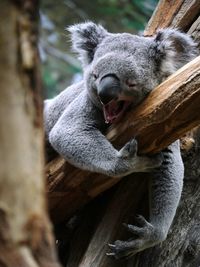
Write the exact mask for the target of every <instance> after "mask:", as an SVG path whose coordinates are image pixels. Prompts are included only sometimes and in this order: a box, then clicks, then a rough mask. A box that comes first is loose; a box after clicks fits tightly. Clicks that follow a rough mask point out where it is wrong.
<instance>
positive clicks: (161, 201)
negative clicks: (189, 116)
mask: <svg viewBox="0 0 200 267" xmlns="http://www.w3.org/2000/svg"><path fill="white" fill-rule="evenodd" d="M162 153H163V155H164V160H163V163H162V165H161V167H159V168H157V169H156V170H155V172H154V173H152V180H151V181H150V204H151V205H150V217H149V221H146V220H145V218H144V217H143V216H138V217H137V218H136V220H137V221H138V225H139V226H135V225H126V227H127V229H128V230H129V231H130V232H131V233H132V234H133V235H134V236H137V238H134V239H132V240H131V241H120V240H117V241H115V243H114V244H113V245H110V247H111V253H108V255H112V256H115V257H116V258H123V257H127V256H131V255H134V254H136V253H138V252H139V251H142V250H144V249H146V248H149V247H152V246H155V245H156V244H158V243H159V242H162V241H164V240H165V239H166V236H167V234H168V231H169V228H170V226H171V224H172V221H173V219H174V216H175V213H176V209H177V206H178V203H179V200H180V197H181V192H182V186H183V177H184V166H183V162H182V158H181V154H180V145H179V141H176V142H174V143H173V144H171V145H170V146H169V147H168V148H167V149H165V150H164V151H163V152H162Z"/></svg>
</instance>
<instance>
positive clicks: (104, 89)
mask: <svg viewBox="0 0 200 267" xmlns="http://www.w3.org/2000/svg"><path fill="white" fill-rule="evenodd" d="M120 91H121V88H120V81H119V79H118V78H117V77H116V76H115V75H114V74H110V75H106V76H104V77H103V78H102V79H101V80H100V83H99V86H98V95H99V98H100V100H101V102H102V103H103V104H107V103H109V102H110V101H111V100H112V99H114V98H115V97H117V96H118V95H119V93H120Z"/></svg>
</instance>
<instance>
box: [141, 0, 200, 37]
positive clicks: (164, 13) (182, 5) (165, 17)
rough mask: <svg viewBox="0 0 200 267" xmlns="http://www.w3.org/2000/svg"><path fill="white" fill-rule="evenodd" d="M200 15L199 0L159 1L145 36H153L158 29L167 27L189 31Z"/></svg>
mask: <svg viewBox="0 0 200 267" xmlns="http://www.w3.org/2000/svg"><path fill="white" fill-rule="evenodd" d="M199 13H200V1H199V0H194V1H190V0H176V1H166V0H161V1H159V3H158V5H157V7H156V9H155V11H154V13H153V15H152V17H151V19H150V20H149V23H148V25H147V27H146V29H145V32H144V34H145V35H146V36H151V35H153V34H155V32H156V30H157V29H162V28H166V27H172V28H180V29H182V30H184V31H187V30H188V29H189V27H190V26H191V24H192V23H193V22H194V21H195V20H196V19H197V17H198V16H199Z"/></svg>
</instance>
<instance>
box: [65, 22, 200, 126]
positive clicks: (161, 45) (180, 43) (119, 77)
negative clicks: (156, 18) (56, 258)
mask: <svg viewBox="0 0 200 267" xmlns="http://www.w3.org/2000/svg"><path fill="white" fill-rule="evenodd" d="M69 31H70V32H71V34H72V44H73V49H74V50H75V51H76V52H78V54H79V58H80V60H81V61H82V64H83V70H84V76H85V77H84V80H85V82H86V87H87V90H88V93H89V96H90V97H91V100H92V101H93V102H94V104H96V105H97V106H99V107H102V109H103V111H104V117H105V121H106V122H108V123H113V122H116V121H118V120H119V119H120V118H121V116H122V115H123V113H124V111H125V110H126V109H127V108H128V107H129V106H130V105H137V104H138V103H139V102H141V101H142V100H143V99H144V98H145V97H146V96H147V94H148V93H149V92H150V91H151V90H152V89H153V88H154V87H156V86H157V85H158V84H159V83H161V82H162V81H163V80H164V79H165V78H166V77H167V76H169V75H170V74H172V73H173V72H175V71H176V70H177V69H179V68H180V67H182V66H183V65H184V64H186V63H187V62H189V61H190V60H191V59H193V58H194V57H195V56H197V49H196V45H195V43H194V42H193V41H192V39H191V38H190V37H189V36H187V35H186V34H184V33H181V32H179V31H177V30H173V29H163V30H160V31H158V32H157V34H156V35H155V36H153V37H142V36H136V35H132V34H129V33H118V34H113V33H109V32H108V31H107V30H106V29H104V28H103V27H102V26H101V25H96V24H94V23H92V22H86V23H81V24H77V25H73V26H71V27H69Z"/></svg>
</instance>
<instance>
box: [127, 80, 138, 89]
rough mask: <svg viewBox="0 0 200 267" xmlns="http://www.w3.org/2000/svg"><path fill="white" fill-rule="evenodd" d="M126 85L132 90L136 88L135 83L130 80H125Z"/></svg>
mask: <svg viewBox="0 0 200 267" xmlns="http://www.w3.org/2000/svg"><path fill="white" fill-rule="evenodd" d="M126 85H127V86H128V87H129V88H133V87H135V86H136V82H135V81H133V80H132V79H127V80H126Z"/></svg>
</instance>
